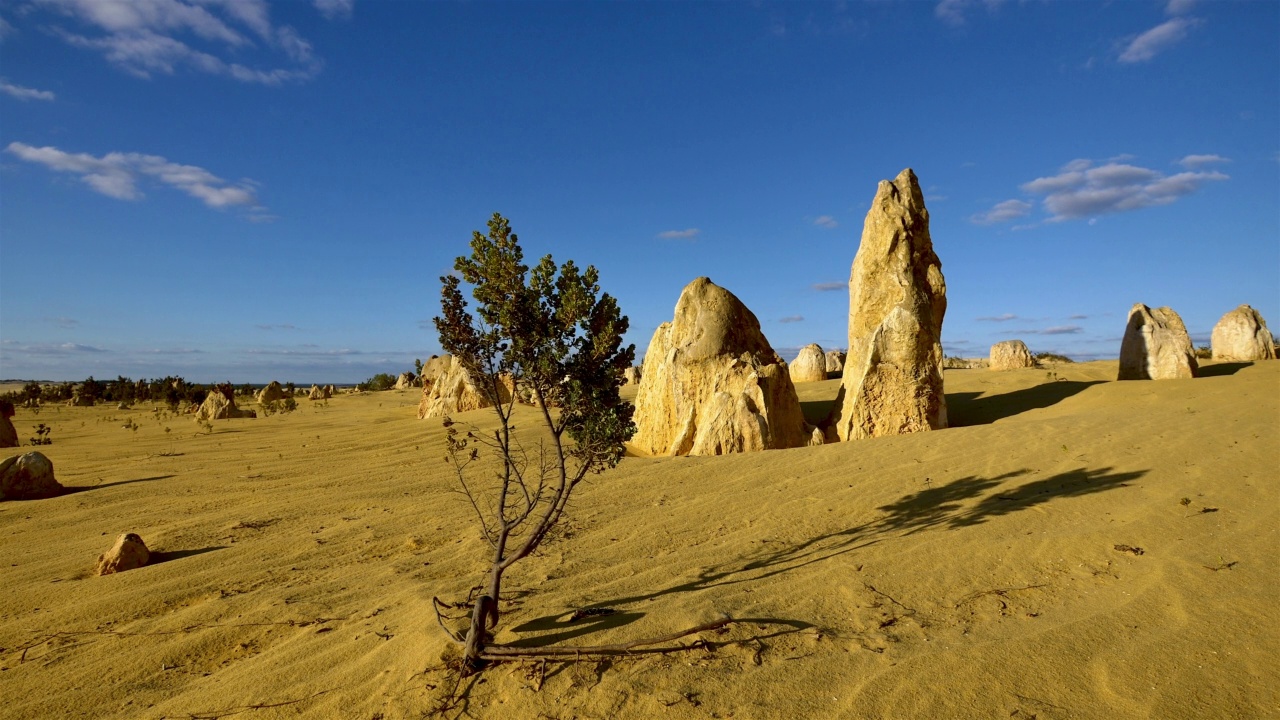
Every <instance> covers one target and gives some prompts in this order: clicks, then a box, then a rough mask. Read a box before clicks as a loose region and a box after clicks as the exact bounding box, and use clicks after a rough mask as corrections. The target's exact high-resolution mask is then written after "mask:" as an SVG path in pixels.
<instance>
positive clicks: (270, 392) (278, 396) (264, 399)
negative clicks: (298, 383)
mask: <svg viewBox="0 0 1280 720" xmlns="http://www.w3.org/2000/svg"><path fill="white" fill-rule="evenodd" d="M286 397H288V393H286V392H285V391H284V388H283V387H282V386H281V385H280V383H278V382H276V381H275V380H272V381H271V382H269V383H267V386H266V387H264V388H262V389H261V390H259V391H258V403H259V404H262V405H266V404H267V403H272V402H275V401H277V400H283V399H285V398H286Z"/></svg>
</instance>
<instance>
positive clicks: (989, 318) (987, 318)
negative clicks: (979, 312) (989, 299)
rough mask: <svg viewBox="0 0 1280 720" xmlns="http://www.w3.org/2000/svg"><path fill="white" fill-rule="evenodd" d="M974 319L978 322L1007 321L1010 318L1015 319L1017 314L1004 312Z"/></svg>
mask: <svg viewBox="0 0 1280 720" xmlns="http://www.w3.org/2000/svg"><path fill="white" fill-rule="evenodd" d="M976 319H977V320H978V321H979V322H1008V321H1010V320H1017V319H1018V316H1017V315H1014V314H1013V313H1005V314H1003V315H987V316H985V317H980V318H976Z"/></svg>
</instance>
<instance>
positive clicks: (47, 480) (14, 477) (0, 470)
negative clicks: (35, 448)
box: [0, 452, 62, 500]
mask: <svg viewBox="0 0 1280 720" xmlns="http://www.w3.org/2000/svg"><path fill="white" fill-rule="evenodd" d="M61 494H62V485H61V484H60V483H59V482H58V481H57V480H56V479H55V478H54V477H53V463H51V462H49V458H47V457H45V456H44V454H43V453H38V452H29V453H26V454H24V455H15V456H13V457H11V458H6V459H5V460H3V461H0V500H35V499H37V498H47V497H53V496H55V495H61Z"/></svg>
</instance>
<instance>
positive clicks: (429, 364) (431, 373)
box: [418, 355, 453, 388]
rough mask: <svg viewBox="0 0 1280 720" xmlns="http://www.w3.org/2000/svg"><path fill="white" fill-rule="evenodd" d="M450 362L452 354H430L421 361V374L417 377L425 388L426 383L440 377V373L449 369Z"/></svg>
mask: <svg viewBox="0 0 1280 720" xmlns="http://www.w3.org/2000/svg"><path fill="white" fill-rule="evenodd" d="M452 362H453V356H452V355H432V356H431V357H430V358H428V359H427V361H426V362H425V363H423V365H422V375H421V376H419V378H418V379H419V381H420V382H421V383H422V387H424V388H425V387H426V386H427V384H428V383H432V382H435V380H436V378H438V377H440V374H441V373H443V372H444V371H446V370H448V369H449V365H450V363H452Z"/></svg>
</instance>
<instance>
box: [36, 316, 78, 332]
mask: <svg viewBox="0 0 1280 720" xmlns="http://www.w3.org/2000/svg"><path fill="white" fill-rule="evenodd" d="M44 321H45V322H47V323H49V324H50V325H57V326H58V327H60V328H66V329H68V330H69V329H71V328H73V327H78V326H79V325H80V321H79V320H76V319H75V318H69V317H53V318H45V319H44Z"/></svg>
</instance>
